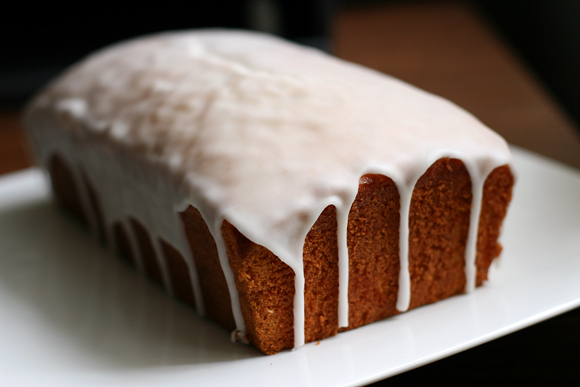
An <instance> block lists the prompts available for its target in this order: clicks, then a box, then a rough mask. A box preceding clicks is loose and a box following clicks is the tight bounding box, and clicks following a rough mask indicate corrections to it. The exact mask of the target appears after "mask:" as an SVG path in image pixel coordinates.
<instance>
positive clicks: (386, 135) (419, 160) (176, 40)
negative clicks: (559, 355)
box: [27, 30, 511, 347]
mask: <svg viewBox="0 0 580 387" xmlns="http://www.w3.org/2000/svg"><path fill="white" fill-rule="evenodd" d="M27 124H28V127H29V128H30V132H31V136H32V137H33V139H34V142H35V143H36V144H37V145H36V147H35V148H36V149H37V151H38V153H39V157H40V159H41V160H47V159H48V158H49V157H50V156H51V155H52V154H53V153H59V154H65V155H69V158H71V160H69V161H71V162H72V164H73V165H78V166H79V168H82V169H83V170H85V171H87V174H88V175H89V176H91V178H92V179H93V183H94V185H95V186H96V187H97V188H98V190H99V192H100V195H101V197H103V198H106V200H104V201H103V212H104V217H105V220H106V223H107V225H108V228H109V229H110V228H111V226H112V224H113V223H114V222H116V221H121V222H123V219H127V218H128V217H133V218H135V219H137V220H139V221H140V222H142V223H143V224H144V225H145V226H146V228H147V229H148V230H149V232H150V233H151V236H152V238H153V243H154V245H155V246H158V244H159V239H160V238H163V239H164V240H166V241H167V242H168V243H170V244H172V245H173V246H174V247H176V248H177V249H178V251H179V252H180V253H181V254H182V256H183V257H184V258H185V259H186V261H187V264H188V266H189V268H190V274H191V277H192V282H193V287H194V294H195V295H196V302H197V308H198V310H199V311H200V313H202V314H203V310H204V306H203V299H202V297H201V289H200V286H199V281H197V274H196V270H195V265H194V261H193V259H192V257H191V253H190V249H189V247H188V246H187V241H186V238H185V236H184V232H183V230H182V228H181V223H180V222H179V220H178V219H177V218H176V214H177V213H178V212H179V211H182V210H184V209H185V208H186V207H187V206H188V205H190V204H191V205H193V206H194V207H196V208H197V209H198V210H199V211H200V213H201V215H202V217H203V218H204V220H205V221H206V223H207V225H208V227H209V228H210V231H211V233H212V234H213V237H214V239H215V241H216V244H217V247H218V253H219V257H220V262H221V264H222V268H223V271H224V274H225V277H226V280H227V283H228V286H229V289H230V296H231V299H232V309H233V312H234V318H235V322H236V325H237V331H236V332H238V333H239V334H238V336H243V332H244V330H245V326H244V321H243V317H242V314H241V311H240V306H239V300H238V294H237V289H236V287H235V284H234V280H233V274H232V271H231V268H230V267H229V264H228V259H227V256H226V251H225V246H224V243H223V238H222V236H221V225H222V221H223V220H224V219H227V220H228V222H230V223H231V224H233V225H234V226H235V227H236V228H237V229H238V230H239V231H240V232H241V233H242V234H244V235H245V236H246V237H248V238H249V239H250V240H252V241H253V242H255V243H257V244H260V245H263V246H265V247H266V248H268V249H269V250H270V251H272V252H273V253H274V254H275V255H277V256H278V257H279V258H280V259H281V260H282V261H283V262H284V263H286V264H287V265H288V266H290V267H291V268H292V269H293V270H294V273H295V286H296V292H295V299H294V331H295V346H296V347H297V346H300V345H302V344H303V343H304V273H303V261H302V249H303V244H304V240H305V238H306V234H307V233H308V231H309V230H310V228H311V227H312V225H313V224H314V222H315V221H316V219H317V218H318V216H319V214H320V213H321V212H322V211H323V210H324V208H326V207H327V206H328V205H331V204H332V205H334V206H335V207H336V209H337V222H338V229H337V234H338V248H339V325H340V326H341V327H344V326H348V250H347V244H346V234H347V233H346V230H347V222H348V213H349V210H350V208H351V205H352V203H353V201H354V198H355V196H356V193H357V190H358V183H359V179H360V177H361V176H362V175H364V174H367V173H379V174H383V175H386V176H389V177H390V178H391V179H393V181H394V182H395V184H396V185H397V187H398V189H399V193H400V205H401V209H400V213H401V222H400V234H399V235H400V249H399V250H400V259H401V271H400V276H399V295H398V300H397V308H398V309H399V310H401V311H404V310H407V308H408V306H409V302H410V298H411V294H410V278H409V272H408V261H407V251H408V214H409V208H410V202H411V196H412V192H413V188H414V186H415V183H416V181H417V180H418V179H419V177H420V176H421V175H422V174H423V173H424V172H425V171H426V170H427V168H428V167H429V166H430V165H432V163H433V162H435V161H436V160H438V159H439V158H441V157H454V158H458V159H461V160H462V161H463V162H464V163H465V165H466V168H467V169H468V172H469V173H470V176H471V179H472V187H473V188H472V189H473V200H474V203H473V205H472V210H471V211H472V212H471V221H470V232H469V237H468V243H467V245H468V246H467V248H466V265H465V270H466V278H467V281H466V282H467V285H466V290H468V291H469V290H471V289H473V287H474V286H475V270H474V267H475V247H476V246H475V243H476V239H477V225H478V221H479V212H480V205H481V197H482V194H481V192H482V187H483V182H484V180H485V178H486V177H487V175H488V174H489V173H490V172H491V171H492V170H493V169H494V168H496V167H498V166H500V165H504V164H508V163H509V162H510V160H511V156H510V152H509V150H508V148H507V145H506V143H505V141H504V140H503V139H501V138H500V137H499V136H498V135H496V134H495V133H494V132H492V131H491V130H489V129H488V128H487V127H485V126H484V125H483V124H481V123H480V122H479V121H478V120H476V119H475V118H474V117H473V116H471V115H470V114H469V113H467V112H465V111H463V110H462V109H460V108H458V107H457V106H455V105H453V104H452V103H450V102H448V101H446V100H444V99H442V98H439V97H436V96H433V95H431V94H428V93H426V92H423V91H421V90H419V89H416V88H414V87H412V86H409V85H407V84H405V83H403V82H401V81H399V80H397V79H394V78H391V77H389V76H386V75H383V74H379V73H377V72H375V71H372V70H369V69H365V68H362V67H360V66H357V65H354V64H350V63H347V62H344V61H341V60H338V59H335V58H332V57H330V56H328V55H326V54H324V53H321V52H318V51H315V50H312V49H308V48H304V47H300V46H296V45H294V44H291V43H288V42H284V41H281V40H279V39H276V38H273V37H270V36H266V35H262V34H257V33H249V32H240V31H237V32H231V31H219V30H207V31H195V32H180V33H165V34H158V35H154V36H149V37H145V38H139V39H135V40H132V41H129V42H125V43H121V44H118V45H115V46H112V47H110V48H107V49H105V50H103V51H101V52H98V53H96V54H94V55H92V56H90V57H89V58H87V59H86V60H84V61H82V62H81V63H79V64H78V65H76V66H74V67H73V68H71V69H70V70H69V71H68V72H66V73H65V74H64V75H63V76H62V77H60V78H59V79H58V80H56V81H55V82H53V83H52V84H51V85H49V87H48V88H47V89H46V90H44V92H43V93H41V94H40V95H39V96H38V97H37V98H36V99H35V100H34V101H33V102H32V103H31V105H30V107H29V109H28V112H27ZM86 139H88V140H90V141H84V140H86ZM120 165H123V166H124V170H123V171H120V170H119V169H118V168H119V166H120ZM121 185H122V186H123V187H126V188H124V189H123V193H122V195H121V196H120V197H119V193H118V190H117V188H118V186H121ZM110 198H114V199H110ZM84 202H86V200H84ZM124 227H125V228H126V230H127V231H129V233H130V232H131V229H130V227H126V225H124ZM134 244H135V243H134V242H133V245H134ZM156 250H159V248H156ZM157 256H158V259H159V263H160V267H161V269H162V274H163V278H164V281H165V285H166V287H167V288H168V289H171V278H170V276H169V274H168V270H167V268H166V265H165V263H164V259H163V256H162V254H159V252H158V254H157Z"/></svg>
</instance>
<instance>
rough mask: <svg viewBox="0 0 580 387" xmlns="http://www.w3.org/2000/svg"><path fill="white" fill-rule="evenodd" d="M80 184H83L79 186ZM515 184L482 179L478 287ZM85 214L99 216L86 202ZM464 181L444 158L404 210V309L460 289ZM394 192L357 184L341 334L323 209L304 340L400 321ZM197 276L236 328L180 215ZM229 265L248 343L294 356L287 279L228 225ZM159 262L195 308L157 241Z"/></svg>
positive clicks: (120, 235)
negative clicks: (407, 301) (407, 290)
mask: <svg viewBox="0 0 580 387" xmlns="http://www.w3.org/2000/svg"><path fill="white" fill-rule="evenodd" d="M53 160H54V161H53V163H52V164H51V170H50V171H51V176H52V182H53V186H54V191H55V195H56V197H57V199H58V200H59V202H60V203H61V204H63V206H64V207H66V208H68V209H69V210H71V211H72V212H73V213H75V214H76V215H77V216H82V219H85V214H84V213H83V212H82V209H81V207H80V199H79V197H78V187H76V186H75V182H74V180H73V179H72V176H71V175H70V168H69V167H68V166H67V165H66V163H65V162H64V161H63V160H62V159H60V158H58V157H55V158H53ZM85 184H86V181H85ZM513 184H514V178H513V175H512V173H511V171H510V168H509V167H508V166H502V167H499V168H496V169H495V170H494V171H493V172H492V173H491V174H490V175H489V176H488V178H487V179H486V181H485V185H484V191H483V203H482V215H481V217H480V224H479V232H478V242H477V260H476V265H477V285H478V286H481V285H482V284H483V282H484V281H485V280H486V279H487V272H488V269H489V266H490V264H491V262H492V261H493V259H494V258H496V257H497V256H498V255H499V253H500V252H501V246H500V244H499V243H498V237H499V232H500V229H501V224H502V221H503V218H504V217H505V215H506V211H507V206H508V204H509V202H510V200H511V195H512V186H513ZM94 200H95V204H96V205H93V206H92V207H93V209H95V208H99V206H98V200H97V198H96V194H95V199H94ZM471 200H472V194H471V179H470V177H469V173H467V170H466V168H465V166H464V164H463V162H461V161H460V160H457V159H449V158H443V159H440V160H438V161H437V162H435V163H434V164H433V165H432V166H431V167H430V168H429V169H428V170H427V171H426V172H425V174H424V175H423V176H422V177H421V178H420V179H419V181H418V182H417V184H416V187H415V190H414V191H413V196H412V200H411V209H410V234H409V235H410V250H409V251H410V259H409V262H410V273H411V306H410V307H411V308H415V307H418V306H421V305H425V304H428V303H432V302H436V301H439V300H441V299H443V298H446V297H449V296H452V295H454V294H458V293H462V292H463V291H464V289H465V274H464V273H465V270H464V269H465V268H464V265H465V264H464V250H465V245H466V239H467V232H468V228H469V216H470V207H471ZM399 201H400V198H399V193H398V190H397V187H396V185H395V183H394V182H393V181H392V180H391V179H390V178H388V177H385V176H382V175H372V174H369V175H364V176H363V177H362V178H361V180H360V184H359V191H358V194H357V196H356V199H355V200H354V202H353V205H352V207H351V210H350V215H349V223H348V239H347V243H348V251H349V288H348V289H349V290H348V291H349V326H348V327H346V328H340V329H339V327H338V289H339V286H338V246H337V214H336V209H335V207H334V206H328V207H327V208H326V209H325V210H324V211H323V212H322V213H321V214H320V216H319V218H318V220H317V221H316V223H315V224H314V226H313V227H312V229H311V230H310V232H309V233H308V235H307V237H306V240H305V243H304V273H305V341H306V342H312V341H317V340H322V339H324V338H327V337H329V336H333V335H335V334H337V332H338V331H345V330H350V329H354V328H356V327H359V326H361V325H366V324H369V323H371V322H373V321H377V320H380V319H382V318H385V317H388V316H391V315H394V314H397V313H399V311H398V310H397V308H396V301H397V293H398V275H399V268H400V267H399V246H398V244H399V221H400V215H399V206H400V204H399ZM181 220H182V223H183V227H184V231H185V233H186V235H187V239H188V242H189V245H190V247H191V251H192V254H193V256H194V259H195V264H196V268H197V271H198V275H199V279H200V284H201V290H202V293H203V298H204V302H205V308H206V313H207V316H208V317H209V318H210V319H212V320H214V321H216V322H217V323H218V324H220V325H222V326H223V327H225V328H226V329H228V330H233V329H234V328H235V324H234V321H233V314H232V309H231V300H230V295H229V291H228V287H227V283H226V280H225V278H224V274H223V270H222V268H221V265H220V262H219V258H218V253H217V248H216V244H215V241H214V239H213V237H212V235H211V233H210V231H209V229H208V227H207V225H206V223H205V221H204V220H203V218H202V216H201V214H200V213H199V211H198V210H197V209H195V208H194V207H192V206H190V207H188V208H187V209H186V210H185V211H184V212H182V213H181ZM130 221H131V224H132V226H133V227H134V229H133V230H132V231H133V232H134V233H135V235H136V238H137V242H138V245H139V247H140V249H139V253H140V254H141V259H142V261H143V262H144V264H145V269H146V272H147V273H148V274H149V276H150V277H152V278H153V279H155V280H157V281H159V282H161V272H160V270H159V267H158V266H157V261H156V257H155V252H154V249H153V248H152V246H151V243H152V242H151V240H150V236H149V234H148V232H147V230H146V229H145V228H144V227H143V226H142V225H141V224H140V223H139V222H138V221H136V220H134V219H130ZM221 230H222V235H223V238H224V241H225V246H226V249H227V254H228V257H229V262H230V265H231V268H232V271H233V273H234V278H235V282H236V286H237V289H238V293H239V298H240V305H241V309H242V314H243V317H244V319H245V323H246V329H247V339H248V340H249V341H250V342H251V343H252V344H253V345H255V346H256V347H257V348H258V349H260V350H261V351H262V352H264V353H265V354H274V353H277V352H279V351H281V350H284V349H290V348H293V347H294V326H293V324H294V320H293V310H294V309H293V304H294V295H295V286H294V277H295V276H294V272H293V271H292V269H291V268H290V267H289V266H287V265H286V264H284V263H283V262H282V261H281V260H280V259H279V258H278V257H276V256H275V255H274V254H273V253H272V252H270V251H269V250H268V249H266V248H265V247H263V246H260V245H258V244H255V243H253V242H252V241H250V240H249V239H248V238H246V237H245V236H244V235H242V234H241V233H240V232H239V231H238V230H237V229H236V228H235V227H234V226H232V225H231V224H230V223H229V222H227V221H224V222H223V224H222V228H221ZM113 235H114V237H115V239H116V244H117V247H118V249H119V250H120V251H121V252H122V253H124V254H125V255H127V256H131V255H132V254H133V253H132V252H131V248H130V246H129V243H128V240H127V236H126V235H125V231H124V230H123V228H122V227H121V226H120V225H119V224H115V225H114V227H113ZM161 246H162V251H163V255H164V259H165V260H166V262H167V263H168V270H169V274H170V276H171V279H172V283H173V288H174V291H175V293H176V295H177V296H179V297H180V298H182V299H184V300H185V301H187V302H189V303H191V304H194V303H195V302H194V295H193V292H192V290H191V289H192V286H191V278H190V277H189V272H188V270H187V265H186V263H185V260H184V259H183V257H182V256H181V255H180V253H179V252H178V251H177V250H176V249H175V248H174V247H173V246H171V245H170V244H169V243H167V242H166V241H161Z"/></svg>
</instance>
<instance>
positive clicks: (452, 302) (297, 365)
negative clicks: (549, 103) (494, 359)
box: [0, 149, 580, 387]
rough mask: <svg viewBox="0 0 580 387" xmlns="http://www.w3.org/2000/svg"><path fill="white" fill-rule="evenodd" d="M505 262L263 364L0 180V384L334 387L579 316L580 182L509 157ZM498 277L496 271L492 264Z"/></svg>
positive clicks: (22, 189)
mask: <svg viewBox="0 0 580 387" xmlns="http://www.w3.org/2000/svg"><path fill="white" fill-rule="evenodd" d="M514 154H515V168H516V170H517V175H518V181H517V185H516V189H515V193H514V199H513V202H512V206H511V207H510V210H509V213H508V219H507V221H506V223H505V226H504V232H503V235H502V242H503V245H504V251H503V255H502V258H501V260H500V262H499V265H496V266H494V267H492V271H491V273H490V281H489V282H488V283H487V284H486V285H485V286H484V287H483V288H480V289H478V290H477V291H475V292H474V293H472V294H469V295H462V296H457V297H453V298H451V299H448V300H445V301H442V302H439V303H437V304H434V305H429V306H426V307H422V308H419V309H416V310H413V311H411V312H408V313H405V314H402V315H400V316H396V317H393V318H388V319H385V320H383V321H379V322H377V323H374V324H371V325H369V326H366V327H362V328H359V329H356V330H353V331H351V332H346V333H342V334H339V335H338V336H336V337H332V338H330V339H326V340H324V341H322V342H320V343H312V344H308V345H306V346H305V347H303V348H300V349H299V350H296V351H284V352H282V353H279V354H277V355H274V356H264V355H262V354H260V353H259V352H258V351H257V350H255V349H253V348H252V347H249V346H244V345H242V344H235V343H231V342H230V341H229V333H228V332H225V331H224V330H222V329H221V328H219V327H217V326H215V325H214V324H212V323H211V322H208V321H206V320H204V319H202V318H199V317H198V316H197V315H196V314H195V312H194V311H193V310H192V309H191V308H190V307H189V306H187V305H185V304H182V303H180V302H179V301H176V300H173V299H171V298H169V297H167V296H165V294H164V293H163V291H162V290H161V288H159V287H157V286H156V285H154V284H152V283H150V282H149V281H147V280H145V279H143V278H141V277H140V276H139V275H138V274H137V273H136V272H135V271H134V270H133V269H132V268H129V267H127V266H126V265H124V264H123V263H122V262H121V261H120V260H118V259H115V258H114V256H113V255H112V254H111V253H110V252H108V251H106V250H105V249H104V248H102V247H101V246H100V245H98V244H97V243H96V242H94V239H93V238H92V237H91V236H90V235H88V233H86V232H84V231H83V230H82V229H81V228H80V227H78V225H77V224H76V223H75V222H74V221H71V220H70V219H68V218H66V217H65V216H63V215H61V213H60V212H59V211H58V210H57V209H56V208H55V207H54V206H53V204H52V201H51V197H50V193H49V188H48V186H47V183H46V180H45V178H44V175H43V174H42V172H41V171H39V170H38V169H30V170H26V171H23V172H18V173H14V174H11V175H5V176H4V177H2V178H0V327H2V329H1V330H0V384H2V385H7V386H8V385H10V386H16V385H34V386H37V385H42V386H56V385H58V386H80V385H82V386H103V385H115V386H117V385H123V386H139V387H144V386H158V385H163V386H194V385H195V386H202V385H220V386H226V385H232V386H233V385H235V386H258V385H276V386H297V385H300V386H309V385H316V386H347V385H360V384H364V383H369V382H372V381H375V380H378V379H382V378H386V377H388V376H391V375H395V374H397V373H400V372H403V371H406V370H409V369H412V368H415V367H418V366H421V365H423V364H426V363H429V362H432V361H434V360H437V359H440V358H443V357H445V356H449V355H451V354H454V353H457V352H460V351H462V350H464V349H467V348H471V347H473V346H476V345H478V344H481V343H483V342H486V341H489V340H492V339H494V338H497V337H499V336H502V335H505V334H507V333H510V332H513V331H515V330H518V329H520V328H523V327H526V326H529V325H531V324H534V323H536V322H539V321H542V320H544V319H547V318H549V317H552V316H555V315H557V314H559V313H562V312H565V311H567V310H570V309H572V308H574V307H576V306H578V305H580V280H579V279H580V172H578V171H576V170H574V169H571V168H569V167H565V166H563V165H561V164H557V163H555V162H553V161H549V160H547V159H544V158H541V157H539V156H536V155H533V154H531V153H529V152H526V151H522V150H519V149H514ZM498 266H499V267H498Z"/></svg>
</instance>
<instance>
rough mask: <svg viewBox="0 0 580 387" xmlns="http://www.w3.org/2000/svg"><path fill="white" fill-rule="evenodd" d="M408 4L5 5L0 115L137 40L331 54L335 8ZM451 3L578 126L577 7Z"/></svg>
mask: <svg viewBox="0 0 580 387" xmlns="http://www.w3.org/2000/svg"><path fill="white" fill-rule="evenodd" d="M412 1H415V2H417V1H416V0H398V1H396V0H382V1H381V0H371V1H369V0H311V1H310V0H293V1H290V0H214V1H204V2H200V1H197V2H196V1H193V2H179V3H178V2H171V1H165V2H154V3H153V2H152V3H148V4H149V5H146V4H145V3H135V4H137V5H133V6H131V7H128V6H126V4H123V3H122V2H121V3H117V4H116V5H115V6H110V5H101V6H97V3H78V4H77V5H76V6H71V5H67V6H64V5H58V4H57V3H55V2H50V3H47V4H45V5H34V6H32V5H30V4H28V3H21V4H17V3H16V2H14V4H12V6H13V8H7V5H6V4H5V5H4V6H2V8H4V11H5V12H4V16H5V17H4V18H3V19H4V20H3V23H0V47H2V54H1V56H0V109H2V108H6V107H8V108H14V107H18V106H19V105H20V104H22V102H23V101H25V100H26V99H27V98H28V97H29V96H30V95H31V93H33V92H34V91H35V90H37V89H38V88H39V87H40V86H41V85H42V84H44V83H45V82H46V81H47V80H48V79H50V78H51V77H52V76H54V75H56V74H58V73H59V72H60V71H62V69H64V68H65V67H66V66H67V65H69V64H71V63H73V62H74V61H76V60H78V59H80V58H82V57H83V56H85V55H86V54H88V53H89V52H91V51H94V50H95V49H98V48H100V47H103V46H106V45H108V44H110V43H113V42H116V41H119V40H122V39H126V38H130V37H134V36H137V35H142V34H146V33H151V32H156V31H163V30H173V29H185V28H200V27H228V28H250V29H258V30H266V31H269V32H273V33H277V34H279V35H282V36H284V37H286V38H289V39H292V40H296V41H299V42H302V43H306V44H311V45H314V46H317V47H320V48H323V49H326V50H330V51H332V18H333V15H334V14H335V13H336V12H337V11H339V10H340V9H342V8H344V7H357V6H364V5H369V4H370V3H386V2H391V3H393V2H412ZM458 1H463V2H467V3H470V5H472V6H473V7H476V8H477V10H478V11H479V12H480V13H481V14H482V15H483V16H484V17H485V18H486V19H487V20H488V22H489V23H490V24H492V25H493V26H494V27H495V29H496V30H497V32H498V33H499V34H500V35H501V36H502V37H503V39H504V40H505V41H507V43H508V45H510V46H511V47H512V48H513V49H514V51H515V52H516V53H518V54H519V55H520V58H521V59H522V61H523V62H524V63H525V64H526V65H527V66H528V67H529V68H530V69H531V70H532V71H533V72H534V73H535V74H536V76H537V77H538V79H539V80H540V81H541V82H542V83H543V86H544V87H545V88H546V89H547V90H548V91H549V92H551V93H552V95H553V96H554V97H555V99H556V100H557V101H558V102H559V103H560V105H561V106H562V107H563V108H564V109H565V110H566V111H567V113H568V114H569V115H570V116H571V117H572V119H573V120H574V121H575V122H576V124H578V123H580V104H578V103H577V101H580V75H579V72H578V70H577V69H579V68H580V23H579V22H578V21H579V20H580V1H578V0H458ZM85 4H88V5H85ZM8 10H10V12H7V11H8ZM576 126H577V127H578V126H580V125H576Z"/></svg>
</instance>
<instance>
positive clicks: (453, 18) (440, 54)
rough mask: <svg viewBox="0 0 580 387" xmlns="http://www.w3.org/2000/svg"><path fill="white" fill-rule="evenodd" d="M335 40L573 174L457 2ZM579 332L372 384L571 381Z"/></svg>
mask: <svg viewBox="0 0 580 387" xmlns="http://www.w3.org/2000/svg"><path fill="white" fill-rule="evenodd" d="M334 43H335V51H336V54H337V55H338V56H339V57H342V58H345V59H348V60H351V61H354V62H357V63H361V64H363V65H366V66H369V67H372V68H375V69H377V70H380V71H383V72H386V73H389V74H392V75H394V76H396V77H399V78H401V79H403V80H405V81H408V82H410V83H412V84H415V85H417V86H419V87H421V88H423V89H426V90H428V91H431V92H433V93H436V94H439V95H442V96H444V97H446V98H449V99H450V100H452V101H454V102H456V103H458V104H459V105H461V106H463V107H465V108H466V109H467V110H469V111H471V112H472V113H474V114H475V115H476V116H477V117H479V118H480V119H481V120H482V121H483V122H484V123H486V124H487V125H489V126H490V127H492V128H493V129H495V130H496V131H498V132H499V133H500V134H502V135H503V136H504V137H505V138H506V139H507V140H508V141H509V142H510V143H512V144H515V145H518V146H521V147H524V148H527V149H530V150H532V151H534V152H537V153H540V154H543V155H545V156H548V157H551V158H553V159H556V160H559V161H561V162H563V163H566V164H568V165H571V166H574V167H576V168H580V136H579V135H578V132H577V131H576V128H574V126H573V125H572V123H571V121H570V120H569V119H568V118H567V117H566V116H565V114H564V113H563V112H562V111H561V109H560V108H559V107H558V106H557V105H556V104H555V103H554V101H553V99H551V98H550V96H549V95H548V94H547V93H546V91H545V90H544V89H543V88H542V86H541V85H540V83H539V82H538V81H537V80H536V79H535V78H534V76H533V75H532V74H531V73H530V72H529V71H528V70H527V69H526V67H525V66H524V65H523V64H522V63H521V62H520V61H519V60H518V58H517V57H516V56H515V54H514V52H513V51H512V50H510V48H509V47H508V46H507V45H506V44H505V43H504V42H502V40H501V39H500V38H499V37H498V36H497V35H496V34H495V33H494V31H493V29H492V28H491V26H490V25H489V24H488V23H487V22H486V21H485V20H484V19H483V18H482V17H481V16H480V15H478V13H477V12H476V11H475V10H474V9H471V8H469V7H468V6H466V5H464V4H463V3H461V2H417V3H411V4H409V3H404V4H398V5H382V6H365V7H363V8H359V9H347V10H343V11H341V12H340V13H339V14H338V16H337V20H336V23H335V32H334ZM18 117H19V116H18V112H17V111H14V110H11V111H10V110H9V111H6V110H4V111H2V112H0V174H4V173H8V172H11V171H16V170H19V169H22V168H26V167H28V166H30V165H31V160H30V159H29V158H28V156H27V152H26V148H25V145H24V143H25V142H24V137H23V134H22V131H21V127H20V121H19V118H18ZM579 237H580V236H579ZM579 280H580V279H579ZM579 330H580V309H577V310H573V311H571V312H568V313H566V314H564V315H561V316H559V317H556V318H553V319H550V320H548V321H546V322H543V323H541V324H537V325H535V326H533V327H530V328H527V329H524V330H522V331H519V332H517V333H514V334H511V335H509V336H506V337H504V338H501V339H498V340H495V341H493V342H490V343H488V344H484V345H482V346H479V347H477V348H474V349H471V350H468V351H466V352H463V353H460V354H458V355H455V356H452V357H450V358H447V359H444V360H441V361H438V362H435V363H433V364H430V365H427V366H424V367H421V368H419V369H416V370H412V371H409V372H407V373H404V374H402V375H398V376H396V377H393V378H390V379H388V380H385V381H382V382H379V384H380V385H383V384H384V385H409V383H410V382H425V383H434V382H442V383H443V382H446V381H447V382H451V381H453V382H459V381H464V382H469V383H477V382H480V383H481V384H486V385H487V384H491V383H502V384H513V383H520V382H521V383H523V382H531V383H533V384H571V383H573V382H576V383H578V382H579V381H580V371H576V367H577V365H576V363H577V361H578V360H579V359H580V334H579V333H577V332H578V331H579Z"/></svg>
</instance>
